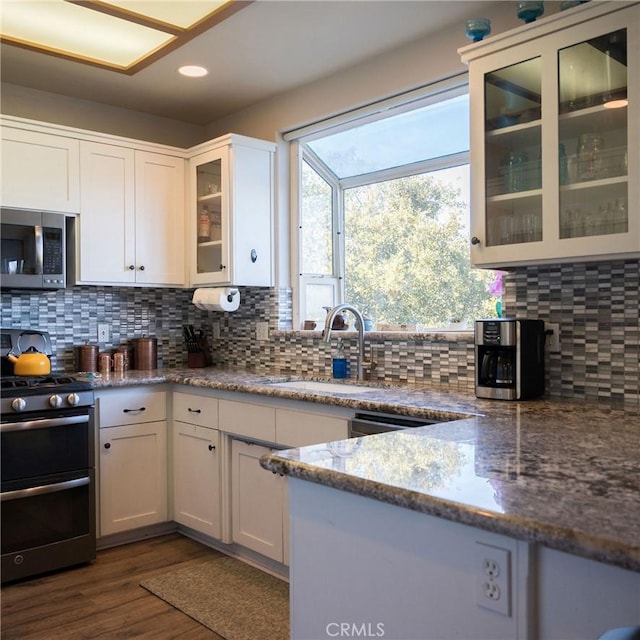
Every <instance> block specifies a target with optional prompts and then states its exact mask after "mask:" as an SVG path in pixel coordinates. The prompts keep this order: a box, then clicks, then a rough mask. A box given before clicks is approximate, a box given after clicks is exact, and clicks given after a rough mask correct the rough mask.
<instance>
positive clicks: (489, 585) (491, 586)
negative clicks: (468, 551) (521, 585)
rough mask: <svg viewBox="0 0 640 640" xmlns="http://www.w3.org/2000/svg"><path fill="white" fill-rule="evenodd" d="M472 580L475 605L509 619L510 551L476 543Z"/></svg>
mask: <svg viewBox="0 0 640 640" xmlns="http://www.w3.org/2000/svg"><path fill="white" fill-rule="evenodd" d="M473 579H474V581H475V587H476V589H475V590H476V604H477V605H478V606H479V607H483V608H484V609H490V610H491V611H495V612H496V613H500V614H502V615H503V616H507V617H508V618H509V617H511V551H509V550H508V549H501V548H499V547H493V546H491V545H488V544H483V543H482V542H476V544H475V548H474V571H473Z"/></svg>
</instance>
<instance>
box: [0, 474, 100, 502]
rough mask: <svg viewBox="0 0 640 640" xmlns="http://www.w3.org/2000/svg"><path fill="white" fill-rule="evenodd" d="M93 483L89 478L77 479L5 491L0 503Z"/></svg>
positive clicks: (0, 497) (0, 496) (1, 495)
mask: <svg viewBox="0 0 640 640" xmlns="http://www.w3.org/2000/svg"><path fill="white" fill-rule="evenodd" d="M89 482H91V480H90V478H89V477H86V478H76V479H75V480H67V481H66V482H56V483H55V484H43V485H42V486H40V487H29V488H28V489H18V490H17V491H5V492H4V493H1V494H0V502H6V501H7V500H19V499H20V498H33V497H34V496H42V495H45V494H47V493H56V492H57V491H66V490H67V489H75V488H76V487H83V486H84V485H87V484H89Z"/></svg>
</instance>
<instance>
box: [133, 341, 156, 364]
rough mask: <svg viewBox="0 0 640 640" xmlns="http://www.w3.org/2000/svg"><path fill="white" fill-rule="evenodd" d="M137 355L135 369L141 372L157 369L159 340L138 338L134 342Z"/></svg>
mask: <svg viewBox="0 0 640 640" xmlns="http://www.w3.org/2000/svg"><path fill="white" fill-rule="evenodd" d="M133 344H134V354H135V368H136V369H139V370H140V371H148V370H149V369H157V367H158V340H157V339H156V338H147V337H145V336H143V337H142V338H137V339H135V340H134V341H133Z"/></svg>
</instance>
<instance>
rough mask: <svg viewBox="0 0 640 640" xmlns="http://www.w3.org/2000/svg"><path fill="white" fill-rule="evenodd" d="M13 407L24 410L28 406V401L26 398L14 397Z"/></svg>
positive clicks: (15, 409) (16, 409)
mask: <svg viewBox="0 0 640 640" xmlns="http://www.w3.org/2000/svg"><path fill="white" fill-rule="evenodd" d="M11 408H12V409H13V410H14V411H24V410H25V409H26V408H27V401H26V400H25V399H24V398H14V399H13V400H12V401H11Z"/></svg>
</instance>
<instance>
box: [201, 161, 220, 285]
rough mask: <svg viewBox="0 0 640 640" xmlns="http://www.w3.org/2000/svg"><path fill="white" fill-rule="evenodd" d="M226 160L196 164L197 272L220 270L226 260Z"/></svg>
mask: <svg viewBox="0 0 640 640" xmlns="http://www.w3.org/2000/svg"><path fill="white" fill-rule="evenodd" d="M221 185H222V160H221V159H215V160H212V161H210V162H206V163H203V164H201V165H198V166H197V167H196V201H197V207H196V215H197V224H196V229H197V231H196V233H197V241H196V252H197V255H196V273H199V274H200V273H216V272H219V271H221V270H222V269H223V268H224V267H223V264H222V233H223V229H222V191H221Z"/></svg>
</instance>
